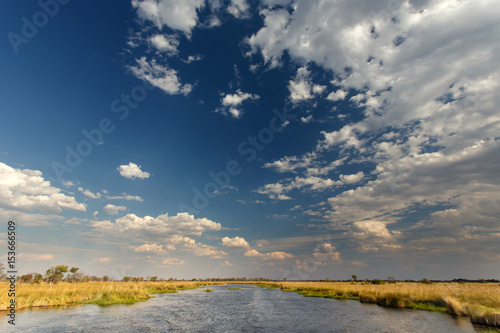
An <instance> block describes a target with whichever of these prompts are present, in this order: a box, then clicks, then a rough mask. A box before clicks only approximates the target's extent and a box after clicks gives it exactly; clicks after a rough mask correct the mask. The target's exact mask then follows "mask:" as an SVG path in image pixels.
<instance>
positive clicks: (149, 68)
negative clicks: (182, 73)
mask: <svg viewBox="0 0 500 333" xmlns="http://www.w3.org/2000/svg"><path fill="white" fill-rule="evenodd" d="M135 61H136V65H135V66H129V69H130V70H131V71H132V73H134V75H135V76H136V77H137V78H138V79H141V80H144V81H147V82H149V83H150V84H152V85H153V86H155V87H158V88H160V89H161V90H163V91H164V92H166V93H167V94H169V95H177V94H183V95H188V94H189V93H190V92H191V90H192V88H193V87H192V85H190V84H184V85H183V84H181V83H180V81H179V78H178V76H177V71H176V70H174V69H172V68H170V67H168V66H167V65H161V64H159V63H158V62H157V61H156V59H153V60H150V61H148V60H147V59H146V57H141V58H140V59H136V60H135Z"/></svg>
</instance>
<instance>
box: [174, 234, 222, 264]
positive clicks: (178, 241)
mask: <svg viewBox="0 0 500 333" xmlns="http://www.w3.org/2000/svg"><path fill="white" fill-rule="evenodd" d="M165 241H166V242H167V243H168V244H170V245H179V246H180V247H181V249H182V250H183V251H187V252H190V253H191V254H193V255H195V256H198V257H210V258H212V259H222V258H223V257H225V256H227V255H228V254H227V253H226V252H224V251H222V250H219V249H218V248H216V247H215V246H210V245H206V244H202V243H197V242H196V241H195V240H194V239H192V238H190V237H185V236H182V235H173V236H171V237H169V238H167V239H166V240H165Z"/></svg>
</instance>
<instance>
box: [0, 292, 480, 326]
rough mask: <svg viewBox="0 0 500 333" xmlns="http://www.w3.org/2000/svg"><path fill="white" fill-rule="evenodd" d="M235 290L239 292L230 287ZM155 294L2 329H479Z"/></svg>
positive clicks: (267, 295) (334, 305) (441, 318)
mask: <svg viewBox="0 0 500 333" xmlns="http://www.w3.org/2000/svg"><path fill="white" fill-rule="evenodd" d="M234 287H240V288H242V289H236V290H235V289H229V288H234ZM209 288H210V289H213V290H214V292H202V291H201V290H203V289H196V290H186V291H181V292H179V293H177V294H163V295H156V297H155V298H152V299H150V300H148V301H146V302H140V303H136V304H132V305H111V306H97V305H79V306H73V307H64V308H51V309H32V310H24V311H19V312H18V313H17V318H16V326H15V328H14V327H13V326H12V325H8V324H7V320H6V319H5V318H4V320H2V323H0V330H1V331H2V332H4V331H6V332H43V333H47V332H61V333H68V332H119V333H125V332H203V333H208V332H216V333H220V332H272V333H275V332H356V333H358V332H394V333H402V332H425V333H429V332H442V333H450V332H481V328H480V327H475V326H473V325H472V324H471V323H470V322H469V319H468V318H458V317H453V316H450V315H446V314H442V313H434V312H427V311H414V310H401V309H391V308H384V307H381V306H377V305H373V304H363V303H360V302H358V301H350V300H334V299H326V298H314V297H303V296H301V295H298V294H296V293H291V292H282V291H281V290H279V289H265V288H260V287H255V286H249V285H227V286H210V287H209Z"/></svg>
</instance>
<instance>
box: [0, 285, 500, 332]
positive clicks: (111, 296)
mask: <svg viewBox="0 0 500 333" xmlns="http://www.w3.org/2000/svg"><path fill="white" fill-rule="evenodd" d="M229 283H231V284H232V283H238V284H245V283H246V284H256V283H252V282H229ZM216 284H227V282H86V283H67V282H61V283H58V284H55V285H49V284H46V283H42V284H40V285H32V284H25V283H18V284H16V289H17V291H16V304H17V308H18V309H23V308H28V307H45V306H61V305H70V304H75V303H94V304H118V303H135V302H139V301H145V300H147V299H149V298H150V297H151V294H161V293H168V292H176V291H177V290H183V289H193V288H198V287H200V286H209V285H216ZM256 285H259V286H262V287H267V288H280V289H282V290H283V291H291V292H298V293H300V294H302V295H304V296H311V297H328V298H339V299H356V300H359V301H361V302H364V303H373V304H379V305H382V306H388V307H396V308H408V309H418V310H429V311H443V312H447V313H450V314H453V315H458V316H469V318H470V320H471V321H472V322H473V323H475V324H482V325H489V326H498V327H500V285H499V284H498V283H465V284H459V283H433V284H422V283H407V282H398V283H394V284H385V285H373V284H368V283H360V282H358V283H349V282H262V283H258V284H256ZM9 302H10V298H9V297H8V283H0V310H6V309H7V305H8V304H9Z"/></svg>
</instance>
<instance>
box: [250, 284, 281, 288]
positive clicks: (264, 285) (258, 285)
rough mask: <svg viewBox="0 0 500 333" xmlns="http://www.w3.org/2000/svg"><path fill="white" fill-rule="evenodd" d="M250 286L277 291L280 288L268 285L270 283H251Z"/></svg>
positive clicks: (275, 285)
mask: <svg viewBox="0 0 500 333" xmlns="http://www.w3.org/2000/svg"><path fill="white" fill-rule="evenodd" d="M251 285H252V286H256V287H262V288H266V289H278V288H279V287H280V286H279V285H277V284H270V283H252V284H251Z"/></svg>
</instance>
